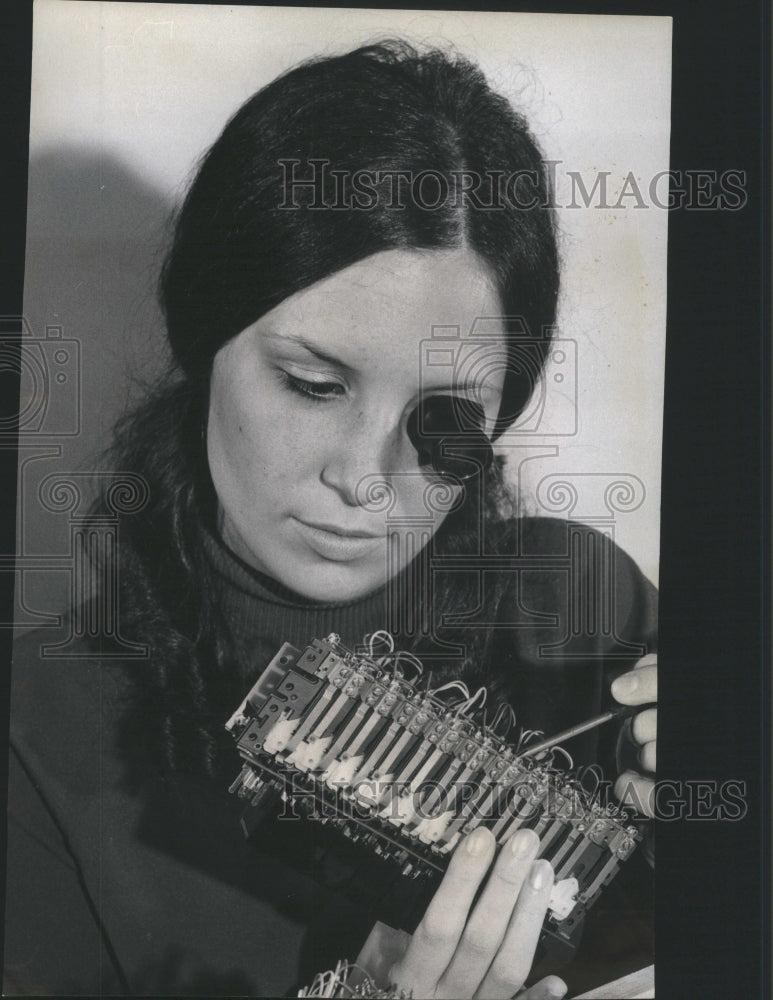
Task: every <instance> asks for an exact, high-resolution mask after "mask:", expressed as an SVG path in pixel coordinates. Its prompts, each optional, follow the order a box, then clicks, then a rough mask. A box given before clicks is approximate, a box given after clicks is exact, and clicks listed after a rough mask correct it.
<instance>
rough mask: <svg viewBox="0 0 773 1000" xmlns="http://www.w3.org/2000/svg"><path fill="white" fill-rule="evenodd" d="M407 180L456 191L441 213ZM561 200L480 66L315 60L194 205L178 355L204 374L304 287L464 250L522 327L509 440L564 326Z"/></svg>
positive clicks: (256, 114)
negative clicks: (361, 188) (473, 184)
mask: <svg viewBox="0 0 773 1000" xmlns="http://www.w3.org/2000/svg"><path fill="white" fill-rule="evenodd" d="M315 162H316V164H317V167H316V176H317V177H318V178H319V179H320V184H319V189H318V190H317V191H315V192H313V191H311V190H310V189H309V187H308V186H304V187H303V188H302V189H301V190H297V189H296V188H295V187H294V188H292V190H291V191H290V190H288V186H289V185H288V179H289V181H290V182H292V181H293V180H298V179H301V178H304V177H305V178H306V179H308V180H310V179H311V178H312V177H313V176H315V167H314V163H315ZM321 164H329V169H327V170H325V169H324V168H323V167H322V166H321ZM366 174H369V175H370V177H371V179H373V178H375V180H374V181H373V184H372V188H371V190H372V191H373V192H374V194H373V195H371V197H370V199H367V198H366V199H365V203H364V207H363V208H357V207H354V208H351V209H349V210H346V209H345V210H343V211H342V210H341V209H340V207H339V208H336V207H335V206H336V205H339V206H341V205H343V206H349V205H352V204H356V203H357V191H356V190H355V189H354V188H353V185H354V184H355V178H357V177H360V178H362V177H363V176H364V175H366ZM400 174H402V175H403V176H404V177H408V178H411V177H413V178H418V177H421V176H423V177H424V178H425V180H427V179H429V180H430V181H432V182H434V184H435V186H436V188H437V189H438V192H437V193H439V194H441V195H442V193H443V191H442V190H440V186H441V185H443V184H445V189H446V190H447V191H448V192H450V191H451V190H453V191H454V192H455V196H448V197H438V198H435V199H434V200H435V201H436V202H437V205H436V207H431V208H430V207H427V206H428V205H429V204H430V203H431V202H430V199H424V200H422V199H420V198H419V197H418V195H419V194H420V190H421V189H419V190H418V191H417V192H414V188H413V185H411V190H410V192H408V193H407V195H406V197H405V198H401V197H400V195H399V190H398V193H397V200H396V197H395V185H396V184H397V187H398V189H399V175H400ZM462 175H466V177H467V178H468V179H470V180H472V179H478V180H479V181H480V186H481V190H480V191H479V192H476V193H475V196H474V197H473V196H472V195H471V194H470V192H469V191H468V192H466V195H465V194H464V193H462V192H461V191H460V178H461V177H462ZM379 177H381V178H383V179H382V180H381V182H380V183H378V178H379ZM337 178H340V180H338V179H337ZM513 178H517V179H518V180H519V181H520V182H522V184H521V188H523V187H524V186H528V188H529V196H530V197H528V198H525V197H523V195H524V192H523V190H521V191H518V190H517V189H516V188H514V187H512V186H508V185H511V184H512V183H515V182H514V181H511V179H513ZM462 183H464V182H462ZM339 185H340V187H339ZM516 197H517V201H516ZM476 199H477V201H478V203H480V204H481V205H482V206H491V207H476ZM359 203H360V204H363V202H362V201H360V202H359ZM521 205H532V206H533V207H531V208H523V207H520V206H521ZM550 205H551V191H550V184H549V177H548V174H547V172H546V169H545V165H544V162H543V159H542V156H541V154H540V150H539V149H538V147H537V144H536V143H535V141H534V139H533V138H532V135H531V133H530V131H529V128H528V126H527V124H526V121H525V120H524V119H523V118H522V117H521V116H520V115H518V114H517V113H516V112H515V111H514V110H513V109H512V108H511V106H510V105H509V103H508V102H507V101H506V100H505V99H504V98H503V97H500V96H499V95H498V94H495V93H494V92H493V91H492V90H491V88H490V87H489V86H488V84H487V82H486V80H485V78H484V76H483V74H482V73H481V71H480V70H479V69H478V68H477V67H476V66H474V65H472V64H471V63H469V62H468V61H466V60H464V59H462V58H460V57H454V58H451V57H449V56H447V55H445V54H444V53H442V52H440V51H431V52H428V53H425V54H419V53H418V52H417V51H416V50H415V49H413V48H412V47H411V46H409V45H407V44H406V43H404V42H398V41H391V42H386V43H382V44H381V45H371V46H368V47H365V48H361V49H357V50H355V51H354V52H350V53H348V54H347V55H343V56H337V57H334V58H330V59H320V60H315V61H312V62H309V63H305V64H304V65H302V66H300V67H298V68H296V69H294V70H291V71H290V72H289V73H286V74H285V75H284V76H281V77H279V79H277V80H275V81H274V82H273V83H271V84H269V85H268V86H267V87H265V88H263V90H261V91H259V92H258V93H257V94H255V96H254V97H252V98H251V99H250V100H249V101H247V103H246V104H245V105H244V106H243V107H242V108H241V109H240V110H239V111H238V112H237V113H236V114H235V115H234V117H233V118H232V119H231V120H230V121H229V123H228V124H227V125H226V127H225V130H224V131H223V133H222V135H221V136H220V138H219V139H218V140H217V142H216V143H215V144H214V146H213V147H212V149H211V150H210V151H209V153H208V154H207V156H206V157H205V159H204V161H203V163H202V165H201V168H200V170H199V173H198V176H197V177H196V179H195V181H194V182H193V185H192V186H191V189H190V191H189V193H188V196H187V198H186V199H185V203H184V204H183V207H182V210H181V212H180V215H179V218H178V221H177V228H176V233H175V237H174V242H173V244H172V248H171V251H170V253H169V256H168V258H167V262H166V266H165V267H164V271H163V276H162V281H161V300H162V306H163V309H164V314H165V317H166V322H167V330H168V335H169V341H170V344H171V346H172V350H173V352H174V355H175V358H176V359H177V361H178V362H179V363H180V365H181V367H182V368H183V370H184V371H185V372H186V374H187V375H188V376H189V377H191V378H201V379H206V378H207V377H208V374H209V370H210V366H211V363H212V359H213V357H214V356H215V354H216V353H217V351H218V350H219V348H220V347H222V345H223V344H224V343H225V342H226V341H227V340H229V339H230V338H231V337H233V336H235V335H236V334H237V333H239V332H241V331H242V330H244V329H245V328H246V327H247V326H249V325H250V324H252V323H254V322H255V321H256V320H257V319H259V318H260V317H261V316H262V315H264V314H265V313H267V312H268V311H269V310H270V309H272V308H273V307H274V306H276V305H278V303H280V302H282V301H283V300H284V299H286V298H288V296H290V295H292V294H293V293H294V292H298V291H300V290H301V289H302V288H306V287H308V286H309V285H311V284H313V283H314V282H316V281H319V280H321V279H322V278H325V277H328V276H329V275H331V274H333V273H335V272H336V271H340V270H342V269H343V268H345V267H347V266H349V265H351V264H354V263H355V262H357V261H359V260H362V259H363V258H365V257H368V256H370V255H371V254H374V253H377V252H379V251H383V250H390V249H399V248H416V249H418V248H423V249H440V248H454V247H459V246H462V245H467V246H469V247H470V248H471V249H472V250H474V251H475V252H476V253H477V254H478V255H479V256H480V257H481V258H482V259H483V260H484V262H485V263H486V264H487V265H488V267H489V269H490V271H491V273H492V275H493V277H494V279H495V281H496V285H497V289H498V292H499V296H500V299H501V302H502V306H503V311H504V314H505V316H508V317H513V318H515V317H517V320H516V322H515V324H514V325H513V326H512V327H511V329H510V333H511V341H512V350H511V356H510V361H509V365H508V371H507V377H506V383H505V398H504V400H503V406H502V411H501V418H502V419H501V421H500V425H499V427H498V429H499V430H501V429H503V427H504V426H506V425H507V424H508V423H511V422H512V421H513V419H515V417H517V415H518V414H519V413H520V411H521V410H522V409H523V407H524V405H525V404H526V402H527V400H528V397H529V395H530V394H531V390H532V389H533V387H534V380H535V379H536V378H537V377H538V375H539V372H540V370H541V368H542V364H543V362H544V358H545V353H546V351H547V348H548V346H549V340H550V330H551V328H552V326H553V323H554V321H555V310H556V299H557V294H558V254H557V249H556V237H555V222H554V214H553V212H552V209H551V208H550ZM322 206H330V207H329V209H328V210H325V209H324V207H322ZM524 341H528V349H525V348H526V344H525V343H524Z"/></svg>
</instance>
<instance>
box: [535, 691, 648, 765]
mask: <svg viewBox="0 0 773 1000" xmlns="http://www.w3.org/2000/svg"><path fill="white" fill-rule="evenodd" d="M648 708H654V702H651V703H650V704H647V705H621V706H620V707H619V708H613V709H612V710H611V711H609V712H604V713H603V715H594V716H593V718H592V719H586V720H585V722H580V723H578V724H577V725H576V726H572V727H571V728H570V729H565V730H564V731H563V732H562V733H556V734H555V736H549V737H548V738H547V739H545V740H540V741H539V743H535V744H533V745H532V746H530V747H526V749H525V750H521V751H519V752H518V754H517V756H518V757H533V756H534V754H536V753H540V752H541V751H542V750H548V749H549V748H550V747H553V746H555V745H556V743H563V742H564V741H565V740H570V739H571V738H572V737H573V736H579V735H580V733H587V731H588V730H589V729H595V728H596V726H603V725H604V723H605V722H610V721H611V720H612V719H625V718H628V716H631V715H638V713H639V712H644V711H645V710H646V709H648Z"/></svg>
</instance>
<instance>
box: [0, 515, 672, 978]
mask: <svg viewBox="0 0 773 1000" xmlns="http://www.w3.org/2000/svg"><path fill="white" fill-rule="evenodd" d="M526 529H527V530H526V531H525V532H524V534H523V536H522V537H523V539H524V542H523V549H522V552H521V555H522V556H523V557H524V559H525V560H526V562H524V563H523V566H522V571H520V572H519V573H513V574H512V586H511V587H510V590H509V592H508V593H509V597H508V599H507V600H506V601H505V603H504V605H503V608H502V619H501V621H500V622H499V623H496V624H498V626H499V628H498V631H497V636H498V644H497V653H496V655H497V656H498V657H499V659H498V668H499V670H500V672H504V673H505V674H507V673H508V671H510V672H511V673H512V676H513V685H512V689H513V691H514V692H515V693H516V694H518V696H519V701H518V703H517V704H518V707H519V708H520V709H521V712H522V714H521V719H522V720H523V721H524V722H525V721H527V720H528V721H529V724H530V725H531V726H532V727H534V728H545V729H546V730H548V731H555V730H558V729H560V728H563V725H564V724H565V723H566V721H567V720H569V721H570V722H572V721H577V720H578V719H579V718H583V717H587V716H588V715H592V714H594V711H595V710H597V709H598V707H599V705H600V703H601V701H602V698H603V695H604V679H605V677H607V675H608V674H609V672H610V671H617V672H619V671H620V670H622V669H625V668H626V665H628V664H630V662H631V660H632V659H635V658H636V657H637V656H639V655H642V654H643V652H646V651H649V650H650V649H651V648H653V647H652V643H653V636H654V624H655V604H654V590H653V588H652V587H651V585H650V584H648V583H647V581H646V580H645V579H644V578H643V577H642V576H641V574H640V573H639V572H638V570H637V569H636V567H635V566H634V564H633V563H632V562H631V560H630V559H629V558H628V557H627V556H625V555H624V554H623V553H621V552H620V551H619V550H616V558H615V573H614V616H615V627H614V628H613V629H612V630H611V631H610V630H609V629H607V630H606V631H605V632H603V634H599V633H595V634H590V631H589V630H585V633H583V635H580V636H577V635H573V634H572V629H571V627H570V619H571V614H570V608H569V604H570V600H571V586H570V583H569V582H568V578H567V572H566V569H565V566H564V563H565V559H564V556H565V555H566V546H567V534H566V526H565V525H564V524H563V523H562V522H559V521H554V522H548V521H534V522H530V523H528V524H527V525H526ZM586 534H587V536H588V537H590V536H591V535H594V536H595V533H593V532H586ZM205 548H206V551H207V556H208V560H209V563H210V568H211V570H212V575H213V578H214V580H215V581H216V586H217V588H218V595H219V599H220V602H221V606H222V608H223V612H224V614H225V618H226V621H227V623H228V627H229V629H230V630H231V633H232V637H233V639H234V642H235V643H236V646H237V648H238V650H239V655H240V658H241V660H242V663H241V667H242V670H243V673H244V676H245V679H247V678H251V677H254V676H256V675H257V673H259V671H260V670H261V669H262V667H263V666H265V665H266V664H267V663H268V661H269V660H270V658H271V657H272V656H273V654H274V653H275V652H276V650H277V649H278V648H279V646H281V644H282V643H283V642H285V641H290V642H292V643H293V644H295V645H298V646H301V647H302V646H304V645H305V644H306V643H308V642H309V641H310V640H311V639H312V638H314V637H319V636H324V635H326V634H329V633H330V632H336V633H338V634H339V635H340V636H341V637H342V639H343V641H344V642H345V643H346V644H347V645H355V644H357V643H359V642H361V640H362V638H363V636H364V635H365V634H367V633H369V632H373V631H375V630H377V629H380V628H382V627H383V626H384V623H385V620H386V612H387V609H388V599H389V598H388V588H386V587H385V588H382V589H380V590H378V591H376V592H374V593H372V594H370V595H367V596H365V597H363V598H361V599H359V600H356V601H352V602H348V603H346V604H339V605H335V604H331V605H326V604H320V603H314V602H309V601H304V600H303V599H302V598H300V597H299V596H298V595H296V594H293V593H291V592H289V591H287V590H286V589H285V588H283V587H281V586H280V585H278V584H276V583H275V582H274V581H271V580H269V579H267V578H266V577H265V576H263V575H262V574H260V573H258V572H256V571H255V570H254V569H252V568H251V567H249V566H248V565H246V564H245V563H243V562H242V561H241V560H240V559H238V558H237V557H236V556H234V555H233V554H232V553H231V552H230V551H229V550H228V549H227V548H226V547H225V546H224V545H223V544H222V543H221V542H220V541H219V540H218V539H216V538H214V537H208V538H207V539H206V540H205ZM535 554H538V555H541V557H542V562H539V560H538V561H537V562H536V563H535V562H534V561H533V560H532V562H529V559H530V558H531V556H533V555H535ZM528 567H531V568H528ZM471 617H472V619H473V626H474V627H476V626H475V622H474V615H472V616H471ZM477 627H489V626H488V625H485V624H484V623H480V625H478V626H477ZM68 629H69V622H68V620H67V619H65V620H64V622H63V625H62V630H61V631H59V630H45V631H43V630H41V631H38V632H33V633H28V634H26V635H25V636H23V637H22V638H21V639H20V640H19V642H18V643H17V646H16V649H15V653H14V666H13V681H12V706H11V719H12V725H11V758H10V773H9V809H8V814H9V827H8V833H9V837H8V863H7V890H6V941H5V944H6V954H5V966H4V975H5V982H4V988H5V989H4V991H5V992H6V993H12V994H23V995H57V996H66V995H75V994H81V995H82V994H94V995H110V994H129V995H168V996H173V995H174V996H177V995H181V996H184V995H210V996H212V995H218V996H224V995H231V996H263V997H267V996H281V995H285V994H287V993H288V991H290V990H292V989H293V988H296V989H297V988H298V986H300V985H302V984H303V983H304V982H308V981H310V978H311V975H312V974H313V972H314V971H316V970H321V969H324V968H328V967H330V966H332V965H334V964H335V961H336V960H337V959H338V958H341V957H348V958H351V959H353V958H354V957H355V956H356V954H357V952H358V950H359V947H360V945H361V944H362V943H363V942H364V940H365V938H366V937H367V935H368V933H369V931H370V927H371V926H372V923H373V920H374V919H375V917H377V916H378V915H379V914H378V912H377V909H375V908H374V907H373V906H372V905H371V902H368V901H367V900H366V901H364V902H363V900H362V899H360V900H352V898H351V897H350V895H349V894H348V892H347V891H345V890H347V887H351V886H352V885H353V884H355V883H359V884H363V885H365V884H368V883H371V882H372V879H371V869H370V868H369V867H368V865H367V864H365V865H364V866H363V865H362V864H361V863H360V862H357V861H352V859H351V858H347V857H346V856H342V857H340V858H336V857H335V856H332V857H328V856H327V855H323V860H321V861H320V860H319V859H320V850H321V849H322V848H323V847H324V846H325V841H324V838H323V837H322V836H321V834H320V832H319V830H318V829H316V826H317V825H316V824H300V823H296V824H285V825H284V826H282V824H281V823H280V822H279V821H278V820H275V821H267V822H266V824H265V828H264V829H262V830H261V831H259V833H258V835H257V836H256V837H253V838H252V840H247V839H245V837H244V836H243V833H242V830H241V827H240V817H241V811H242V804H241V803H240V802H239V801H238V800H237V799H236V798H235V797H234V796H231V795H229V794H228V792H227V785H228V779H229V778H233V777H235V775H236V773H238V770H239V761H238V756H237V754H236V752H235V750H234V757H233V761H232V764H231V768H230V773H228V774H226V773H218V774H217V775H215V776H214V777H212V778H203V777H202V778H198V777H193V776H187V777H186V776H182V777H179V778H178V777H175V778H174V779H170V777H169V776H168V775H164V774H163V772H162V771H161V770H160V769H159V770H158V771H154V772H152V773H148V774H147V775H145V777H144V780H143V781H142V782H141V785H140V787H136V786H132V787H129V786H127V783H126V780H125V778H126V771H125V760H124V758H123V756H122V749H121V743H120V741H119V739H118V734H119V727H120V724H121V721H122V719H123V717H124V714H125V711H126V707H127V702H128V699H130V698H131V696H132V690H133V688H132V685H131V684H130V683H129V678H130V676H131V672H133V671H141V670H143V669H148V663H147V661H143V660H138V661H129V660H125V661H121V660H116V659H113V660H107V659H99V658H98V657H94V656H93V651H92V650H91V648H90V647H88V646H86V645H85V644H84V645H83V646H82V648H80V649H79V648H77V647H71V648H70V653H71V655H70V656H69V657H68V658H67V659H61V658H52V657H51V656H50V655H49V653H48V652H47V650H46V647H49V649H50V647H53V646H55V645H56V643H57V642H60V641H61V640H63V639H64V638H65V637H66V635H67V634H68ZM586 633H587V634H586ZM567 643H568V645H567ZM626 651H627V653H626ZM564 652H565V653H566V655H563V654H564ZM607 653H609V654H610V655H609V656H607V655H606V654H607ZM234 707H235V706H234ZM224 721H225V720H224ZM226 771H228V768H226ZM325 829H327V828H325ZM358 866H359V867H358ZM617 881H620V879H618V880H617ZM374 884H375V883H374ZM611 888H614V883H613V886H612V887H611ZM610 898H611V893H610ZM637 905H638V904H637ZM625 907H627V909H626V910H625V912H626V913H627V915H628V917H629V918H631V919H628V920H627V921H624V920H623V921H621V920H620V913H619V911H615V913H614V914H613V917H612V918H610V921H611V922H610V921H607V922H606V923H605V922H604V921H603V920H601V921H600V926H601V928H602V932H601V937H600V940H602V941H603V942H604V943H603V944H602V948H603V949H604V950H605V955H604V957H603V960H602V956H601V955H600V953H596V954H594V957H593V962H592V963H591V967H592V968H593V969H595V970H596V973H595V974H596V976H597V979H596V981H607V980H609V979H612V978H614V976H615V974H617V973H620V974H622V973H623V972H626V971H630V970H631V968H633V967H636V966H635V961H636V960H634V959H632V958H631V956H632V954H634V953H637V954H638V951H641V940H642V937H644V938H646V936H647V927H646V926H645V925H644V924H643V923H642V920H641V919H640V918H639V916H638V910H636V909H635V908H634V910H632V909H631V906H630V904H629V903H627V902H626V903H624V908H625ZM634 911H635V912H634ZM597 923H599V921H597ZM623 927H626V928H628V930H627V931H625V933H623V931H622V930H621V928H623ZM631 928H633V929H631ZM621 934H622V936H621ZM597 937H598V935H597ZM593 939H594V940H595V938H593ZM637 949H638V951H637ZM646 957H647V956H646V955H645V956H643V960H641V961H639V964H640V965H644V964H647V962H646V960H644V959H646ZM650 960H651V959H650ZM632 963H633V964H632ZM598 977H600V978H598ZM568 978H569V980H570V981H571V975H569V976H568ZM575 982H576V986H577V987H578V988H580V987H582V988H584V987H586V986H588V985H593V976H592V974H591V975H590V978H587V976H586V978H583V977H582V975H581V974H578V975H577V976H576V977H575Z"/></svg>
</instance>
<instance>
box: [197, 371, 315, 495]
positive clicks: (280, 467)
mask: <svg viewBox="0 0 773 1000" xmlns="http://www.w3.org/2000/svg"><path fill="white" fill-rule="evenodd" d="M301 416H302V415H300V416H299V415H298V414H297V413H295V412H294V410H293V407H292V405H290V403H289V402H288V400H287V398H286V394H285V393H283V392H282V390H281V388H280V387H275V386H274V385H273V384H272V383H271V382H270V381H269V380H263V382H262V383H261V385H260V386H259V387H256V386H255V385H250V386H249V387H247V386H242V385H241V384H240V382H239V380H238V378H236V379H232V380H230V382H229V386H228V388H227V389H226V387H224V386H221V385H219V384H218V383H217V382H215V381H213V391H212V397H211V403H210V410H209V423H208V433H207V444H208V454H209V466H210V471H211V474H212V479H213V482H214V484H215V489H216V491H217V493H218V496H219V498H220V501H221V504H222V505H223V506H224V507H225V508H226V509H227V508H228V507H229V505H233V504H238V506H239V508H240V510H241V511H242V512H243V513H244V514H245V515H247V514H250V513H251V512H252V513H254V511H255V509H256V508H257V507H259V506H265V505H268V506H270V507H274V506H275V498H277V497H278V496H284V497H287V496H289V495H290V491H292V490H293V489H294V488H296V487H297V486H298V485H299V484H300V483H301V482H303V481H306V480H307V479H308V478H309V477H310V476H316V475H317V474H318V471H319V470H318V465H319V460H320V459H319V456H320V447H321V442H320V441H317V440H316V439H315V438H316V437H319V433H318V432H319V431H320V428H319V426H318V422H310V421H309V420H308V419H306V420H303V419H301Z"/></svg>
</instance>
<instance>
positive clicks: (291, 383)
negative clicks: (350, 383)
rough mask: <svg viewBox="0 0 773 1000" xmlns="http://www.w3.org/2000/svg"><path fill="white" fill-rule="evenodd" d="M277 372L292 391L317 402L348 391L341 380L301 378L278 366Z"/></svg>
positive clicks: (336, 396)
mask: <svg viewBox="0 0 773 1000" xmlns="http://www.w3.org/2000/svg"><path fill="white" fill-rule="evenodd" d="M277 374H278V376H279V378H280V381H281V382H282V384H283V385H284V386H285V388H286V389H288V390H289V391H290V392H293V393H295V395H297V396H303V397H305V398H306V399H312V400H314V401H315V402H320V403H322V402H327V401H329V400H332V399H337V398H338V397H339V396H343V395H344V394H345V393H346V386H344V385H342V384H341V383H340V382H330V381H319V382H317V381H312V380H311V379H306V378H299V377H298V376H297V375H291V374H290V372H287V371H285V370H284V369H283V368H278V369H277Z"/></svg>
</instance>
